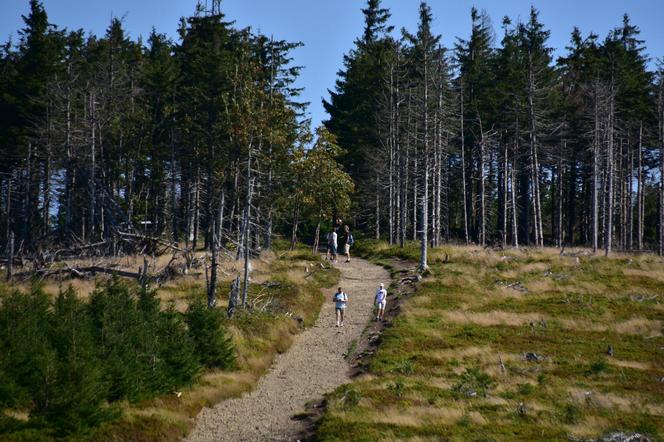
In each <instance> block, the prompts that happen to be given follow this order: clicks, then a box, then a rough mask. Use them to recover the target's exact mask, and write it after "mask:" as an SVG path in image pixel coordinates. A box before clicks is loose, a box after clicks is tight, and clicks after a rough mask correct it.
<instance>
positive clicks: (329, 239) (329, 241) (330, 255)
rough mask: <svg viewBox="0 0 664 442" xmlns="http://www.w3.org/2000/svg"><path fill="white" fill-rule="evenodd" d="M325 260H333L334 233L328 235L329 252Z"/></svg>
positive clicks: (326, 253)
mask: <svg viewBox="0 0 664 442" xmlns="http://www.w3.org/2000/svg"><path fill="white" fill-rule="evenodd" d="M325 259H326V260H328V261H329V260H330V259H332V232H330V233H328V234H327V251H326V252H325Z"/></svg>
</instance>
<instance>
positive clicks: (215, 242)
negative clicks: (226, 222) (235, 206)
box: [207, 222, 219, 308]
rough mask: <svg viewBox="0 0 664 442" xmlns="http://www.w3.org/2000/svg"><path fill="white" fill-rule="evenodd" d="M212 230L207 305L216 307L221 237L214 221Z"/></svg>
mask: <svg viewBox="0 0 664 442" xmlns="http://www.w3.org/2000/svg"><path fill="white" fill-rule="evenodd" d="M211 231H212V244H210V246H211V249H212V262H211V264H210V281H209V284H208V288H207V289H208V290H207V305H208V308H215V307H216V305H217V266H218V263H217V261H218V255H219V238H217V229H216V228H215V223H214V222H212V226H211Z"/></svg>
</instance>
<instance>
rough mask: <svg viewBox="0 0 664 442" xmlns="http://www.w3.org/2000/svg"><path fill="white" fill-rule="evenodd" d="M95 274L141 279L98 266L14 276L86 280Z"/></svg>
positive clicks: (136, 275) (131, 273)
mask: <svg viewBox="0 0 664 442" xmlns="http://www.w3.org/2000/svg"><path fill="white" fill-rule="evenodd" d="M97 273H104V274H107V275H113V276H122V277H124V278H132V279H136V280H139V279H141V273H138V272H128V271H126V270H120V269H114V268H109V267H100V266H87V267H65V268H61V269H38V270H33V271H30V272H22V273H19V274H16V275H14V276H15V277H16V278H17V279H29V278H32V277H34V276H37V277H40V278H46V277H49V276H57V275H66V274H69V275H71V276H73V277H77V278H86V277H87V276H88V274H91V275H95V274H97ZM148 278H150V276H148Z"/></svg>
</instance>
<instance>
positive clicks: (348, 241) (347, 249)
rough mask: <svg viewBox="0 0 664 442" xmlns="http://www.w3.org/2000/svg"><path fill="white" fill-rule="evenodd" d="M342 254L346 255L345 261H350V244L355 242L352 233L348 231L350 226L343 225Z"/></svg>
mask: <svg viewBox="0 0 664 442" xmlns="http://www.w3.org/2000/svg"><path fill="white" fill-rule="evenodd" d="M344 236H345V240H344V254H345V255H346V262H350V246H352V245H353V244H355V239H354V238H353V234H352V233H350V227H348V226H344Z"/></svg>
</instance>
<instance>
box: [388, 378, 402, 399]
mask: <svg viewBox="0 0 664 442" xmlns="http://www.w3.org/2000/svg"><path fill="white" fill-rule="evenodd" d="M405 387H406V386H405V384H404V382H403V380H402V379H397V380H396V381H394V383H393V384H390V385H388V387H387V388H388V389H389V390H390V391H391V392H392V393H394V395H395V396H396V397H398V398H401V397H402V396H403V393H404V390H405Z"/></svg>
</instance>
